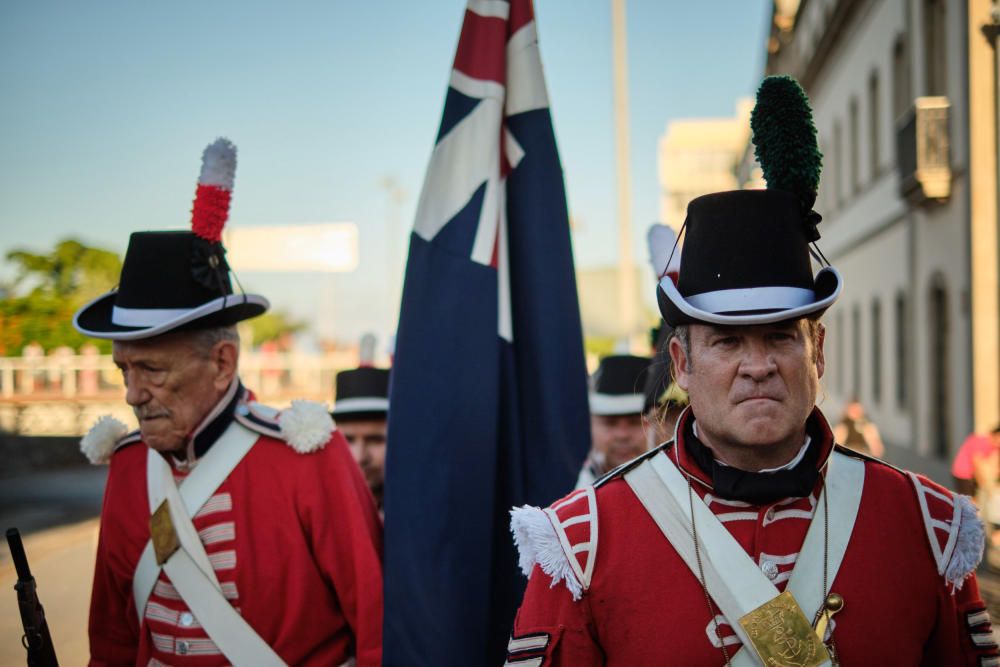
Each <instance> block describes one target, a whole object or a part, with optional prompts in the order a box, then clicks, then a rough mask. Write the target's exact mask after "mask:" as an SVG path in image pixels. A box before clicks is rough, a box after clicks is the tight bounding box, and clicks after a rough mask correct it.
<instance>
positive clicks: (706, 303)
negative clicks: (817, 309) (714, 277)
mask: <svg viewBox="0 0 1000 667" xmlns="http://www.w3.org/2000/svg"><path fill="white" fill-rule="evenodd" d="M815 300H816V293H815V292H814V291H813V290H811V289H805V288H802V287H748V288H741V289H726V290H716V291H714V292H702V293H701V294H693V295H691V296H689V297H687V299H686V301H687V302H688V303H689V304H691V305H692V306H694V307H695V308H697V309H698V310H703V311H708V312H710V313H728V312H739V311H753V310H788V309H790V308H798V307H800V306H805V305H808V304H810V303H812V302H813V301H815Z"/></svg>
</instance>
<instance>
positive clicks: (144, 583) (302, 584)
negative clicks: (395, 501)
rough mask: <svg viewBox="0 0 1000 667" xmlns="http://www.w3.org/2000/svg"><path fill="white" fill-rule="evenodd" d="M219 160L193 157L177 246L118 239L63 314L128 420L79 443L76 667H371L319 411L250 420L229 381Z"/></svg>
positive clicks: (354, 560)
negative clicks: (107, 348) (82, 622)
mask: <svg viewBox="0 0 1000 667" xmlns="http://www.w3.org/2000/svg"><path fill="white" fill-rule="evenodd" d="M235 158H236V155H235V147H234V146H232V144H230V143H229V142H227V141H225V140H221V139H220V140H219V141H217V142H216V143H215V144H212V145H211V146H209V148H208V149H206V152H205V162H204V164H203V167H202V178H201V179H200V181H199V186H198V193H197V195H196V199H195V203H194V212H193V213H194V214H193V220H192V231H190V232H186V231H174V232H136V233H134V234H132V237H131V239H130V241H129V246H128V250H127V252H126V254H125V261H124V263H123V265H122V273H121V278H120V281H119V285H118V287H117V288H116V289H114V290H112V291H111V292H109V293H107V294H104V295H102V296H101V297H98V298H97V299H95V300H94V301H92V302H91V303H89V304H87V305H85V306H84V307H83V308H81V309H80V311H79V312H77V314H76V316H75V318H74V325H75V326H76V328H77V329H78V330H79V331H81V332H82V333H84V334H87V335H89V336H93V337H95V338H104V339H110V340H112V341H114V343H113V353H112V357H113V359H114V362H115V365H116V366H117V367H118V368H119V370H120V371H121V374H122V380H123V382H124V385H125V400H126V402H127V403H128V404H129V405H130V406H132V409H133V411H134V412H135V415H136V417H137V418H138V420H139V429H138V430H137V431H134V432H132V433H127V428H126V427H125V426H124V424H121V423H120V422H117V421H115V420H113V419H111V418H110V417H105V418H102V419H101V420H100V421H99V422H98V424H97V425H95V427H94V428H93V429H91V431H90V433H88V434H87V435H86V436H85V437H84V439H83V441H82V443H81V446H82V449H83V451H84V453H85V454H86V455H87V456H88V457H89V458H90V459H91V461H92V462H94V463H109V464H110V469H109V473H108V482H107V486H106V489H105V496H104V506H103V508H102V512H101V531H100V540H99V543H98V548H97V562H96V565H95V572H94V584H93V593H92V596H91V610H90V664H91V665H143V666H145V665H154V666H156V665H199V666H208V665H228V664H235V665H250V664H253V665H274V666H276V665H284V664H294V665H339V664H344V663H346V662H347V661H348V660H353V661H355V663H354V664H356V665H358V667H376V666H377V665H379V664H380V663H381V636H382V570H381V546H382V542H381V540H382V538H381V521H380V519H379V516H378V513H377V510H376V507H375V504H374V501H373V500H372V497H371V494H370V493H369V492H368V489H367V487H366V486H365V482H364V479H363V478H362V477H361V474H360V472H359V471H358V468H357V466H356V465H355V464H354V462H353V460H352V459H351V455H350V452H349V451H348V449H347V443H346V442H345V440H344V437H343V435H341V434H340V433H339V432H337V431H336V430H335V427H334V424H333V421H332V420H331V419H330V416H329V414H328V413H327V411H326V408H325V407H324V406H322V405H320V404H316V403H309V402H306V401H293V404H292V406H291V407H290V408H288V409H285V410H281V411H277V410H273V409H270V408H267V407H265V406H262V405H259V404H258V403H256V402H255V401H254V397H253V394H252V393H251V392H250V391H249V390H247V389H246V388H245V387H244V386H243V385H242V383H241V382H240V378H239V375H238V366H239V354H240V338H239V334H238V332H237V330H236V323H237V322H240V321H242V320H246V319H249V318H251V317H255V316H257V315H260V314H262V313H263V312H264V311H265V310H266V309H267V308H268V305H269V304H268V301H267V299H265V298H264V297H262V296H259V295H256V294H245V293H242V294H240V293H234V292H233V288H232V283H231V281H230V271H229V267H228V264H227V262H226V258H225V248H223V246H222V242H221V233H222V225H223V223H224V222H225V217H226V211H227V210H228V208H227V207H228V203H229V196H230V191H231V190H232V176H233V173H232V172H233V169H234V168H235Z"/></svg>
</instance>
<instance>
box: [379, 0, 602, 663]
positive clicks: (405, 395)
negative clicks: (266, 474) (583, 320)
mask: <svg viewBox="0 0 1000 667" xmlns="http://www.w3.org/2000/svg"><path fill="white" fill-rule="evenodd" d="M586 382H587V379H586V367H585V363H584V353H583V341H582V331H581V325H580V313H579V305H578V303H577V294H576V284H575V277H574V272H573V257H572V250H571V247H570V234H569V220H568V215H567V207H566V194H565V190H564V186H563V180H562V167H561V165H560V163H559V155H558V152H557V149H556V143H555V135H554V133H553V129H552V119H551V117H550V115H549V109H548V94H547V92H546V87H545V81H544V78H543V75H542V68H541V61H540V59H539V53H538V42H537V38H536V33H535V22H534V13H533V8H532V4H531V1H530V0H510V2H507V1H501V0H470V2H469V4H468V7H467V9H466V12H465V20H464V23H463V26H462V32H461V36H460V38H459V43H458V48H457V52H456V56H455V65H454V68H453V70H452V73H451V79H450V83H449V88H448V93H447V96H446V98H445V105H444V114H443V117H442V121H441V127H440V130H439V133H438V137H437V142H436V144H435V147H434V151H433V154H432V156H431V160H430V165H429V166H428V169H427V175H426V178H425V181H424V187H423V191H422V193H421V196H420V201H419V203H418V206H417V213H416V219H415V222H414V228H413V233H412V235H411V238H410V251H409V258H408V261H407V267H406V276H405V281H404V288H403V298H402V305H401V309H400V318H399V329H398V332H397V339H396V354H395V359H394V367H393V377H392V383H391V384H392V386H391V389H390V399H389V404H390V409H389V435H388V438H389V448H388V452H387V455H388V458H387V461H386V465H387V469H386V485H385V518H386V525H385V531H386V532H385V564H384V569H385V624H384V627H385V635H384V654H383V664H385V665H388V666H392V667H401V666H404V665H405V666H407V667H410V666H412V665H461V666H462V667H467V666H469V665H476V666H479V665H500V664H502V663H503V661H504V657H503V656H504V651H505V648H506V644H507V639H508V637H509V634H510V630H511V627H512V623H513V619H514V613H515V612H516V609H517V606H518V604H519V603H520V600H521V595H522V593H523V589H524V584H525V579H524V577H523V575H521V574H520V572H519V571H518V569H517V563H516V561H517V556H516V553H515V549H514V546H513V541H512V538H511V534H510V532H509V515H508V511H509V510H510V508H511V507H512V506H514V505H522V504H525V503H527V504H533V505H546V504H549V503H551V502H552V501H554V500H556V499H557V498H559V497H560V496H562V495H564V494H566V493H568V492H569V491H570V490H571V489H572V488H573V485H574V482H575V481H576V476H577V474H578V472H579V469H580V465H581V463H582V461H583V459H584V458H585V457H586V454H587V452H588V450H589V449H590V431H589V428H590V422H589V416H588V415H589V412H588V408H587V385H586Z"/></svg>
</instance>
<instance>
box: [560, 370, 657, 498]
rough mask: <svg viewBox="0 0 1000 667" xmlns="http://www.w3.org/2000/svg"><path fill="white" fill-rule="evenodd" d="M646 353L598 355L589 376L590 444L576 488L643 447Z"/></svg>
mask: <svg viewBox="0 0 1000 667" xmlns="http://www.w3.org/2000/svg"><path fill="white" fill-rule="evenodd" d="M649 361H650V360H649V357H637V356H632V355H627V354H622V355H614V356H609V357H604V358H603V359H601V363H600V365H599V366H598V367H597V371H595V372H594V374H593V376H591V378H590V385H591V387H590V432H591V438H592V439H593V446H592V447H591V450H590V455H589V456H588V457H587V460H586V461H584V464H583V469H582V470H581V471H580V477H579V478H578V479H577V482H576V488H578V489H579V488H582V487H584V486H587V485H589V484H592V483H593V482H594V480H595V479H597V478H598V477H600V476H601V475H603V474H604V473H606V472H607V471H609V470H613V469H614V468H617V467H618V466H620V465H621V464H623V463H625V462H626V461H631V460H632V459H634V458H635V457H636V456H639V455H640V454H642V453H643V452H645V451H646V434H645V433H644V432H643V416H642V415H643V412H644V410H643V408H644V406H645V402H646V396H645V393H644V390H645V387H646V374H647V372H648V371H649Z"/></svg>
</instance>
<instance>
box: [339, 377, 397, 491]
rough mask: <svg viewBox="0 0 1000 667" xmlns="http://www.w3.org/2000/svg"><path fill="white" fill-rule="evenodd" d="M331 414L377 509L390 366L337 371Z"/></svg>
mask: <svg viewBox="0 0 1000 667" xmlns="http://www.w3.org/2000/svg"><path fill="white" fill-rule="evenodd" d="M336 384H337V396H336V401H335V402H334V404H333V413H332V416H333V418H334V419H335V420H336V422H337V427H338V428H339V430H340V432H341V433H343V434H344V438H346V439H347V445H348V447H350V450H351V455H352V456H353V457H354V460H355V461H356V462H357V464H358V465H359V466H360V467H361V472H362V473H363V474H364V476H365V482H367V483H368V488H369V489H371V492H372V496H374V498H375V502H376V504H377V505H378V506H379V509H381V508H382V492H383V489H384V485H385V448H386V418H387V415H388V412H389V369H387V368H373V367H370V366H362V367H360V368H355V369H353V370H348V371H341V372H340V373H337V381H336Z"/></svg>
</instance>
